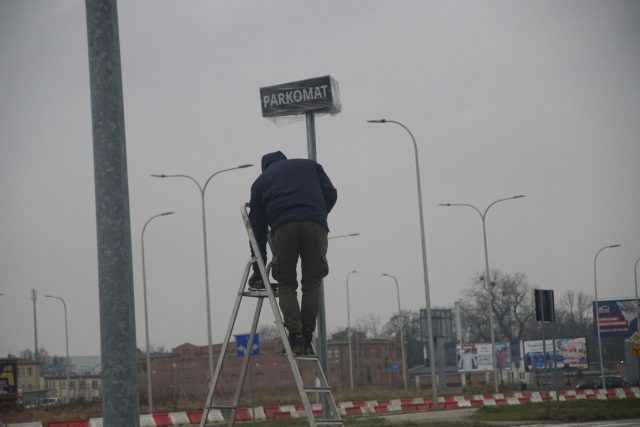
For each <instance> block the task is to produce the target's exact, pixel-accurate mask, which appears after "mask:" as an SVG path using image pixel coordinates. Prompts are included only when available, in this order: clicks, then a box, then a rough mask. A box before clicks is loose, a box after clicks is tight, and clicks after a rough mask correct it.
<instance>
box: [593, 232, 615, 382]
mask: <svg viewBox="0 0 640 427" xmlns="http://www.w3.org/2000/svg"><path fill="white" fill-rule="evenodd" d="M619 246H620V245H617V244H616V245H610V246H605V247H604V248H602V249H600V250H599V251H598V252H596V256H595V257H593V287H594V289H595V294H596V295H595V297H596V318H595V321H596V330H597V331H598V354H599V356H600V377H601V379H602V389H603V390H605V389H606V385H605V379H604V359H603V357H602V341H601V338H600V307H598V274H597V272H596V261H597V260H598V255H600V252H602V251H604V250H605V249H609V248H617V247H619Z"/></svg>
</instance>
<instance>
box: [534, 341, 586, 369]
mask: <svg viewBox="0 0 640 427" xmlns="http://www.w3.org/2000/svg"><path fill="white" fill-rule="evenodd" d="M555 341H556V351H555V354H554V352H553V340H550V339H549V340H545V350H546V352H547V355H546V356H547V360H551V361H554V360H555V362H556V366H557V367H559V368H564V367H569V368H573V369H588V367H589V361H588V359H587V339H586V338H585V337H578V338H557V339H556V340H555ZM544 360H545V358H544V353H543V351H542V340H533V341H525V342H524V363H525V369H526V370H527V371H531V370H538V369H543V368H544Z"/></svg>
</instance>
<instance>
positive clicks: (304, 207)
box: [249, 151, 338, 257]
mask: <svg viewBox="0 0 640 427" xmlns="http://www.w3.org/2000/svg"><path fill="white" fill-rule="evenodd" d="M337 198H338V193H337V191H336V189H335V188H334V187H333V184H331V180H329V177H328V176H327V174H326V173H325V172H324V169H322V166H320V165H319V164H318V163H316V162H314V161H313V160H307V159H290V160H288V159H287V158H286V156H285V155H284V154H282V153H281V152H280V151H276V152H275V153H269V154H265V155H264V156H263V157H262V174H260V176H259V177H258V178H257V179H256V180H255V182H254V183H253V185H252V186H251V202H250V211H249V220H250V221H251V228H252V229H253V232H254V234H255V236H256V240H257V241H258V246H259V247H260V251H261V252H262V255H263V257H265V256H266V246H267V232H268V227H270V228H271V232H274V231H275V230H277V228H278V227H279V226H281V225H282V224H284V223H287V222H291V221H315V222H317V223H320V224H321V225H322V226H324V227H325V228H326V229H327V231H328V230H329V226H328V225H327V214H328V213H329V212H330V211H331V209H332V208H333V205H335V203H336V200H337Z"/></svg>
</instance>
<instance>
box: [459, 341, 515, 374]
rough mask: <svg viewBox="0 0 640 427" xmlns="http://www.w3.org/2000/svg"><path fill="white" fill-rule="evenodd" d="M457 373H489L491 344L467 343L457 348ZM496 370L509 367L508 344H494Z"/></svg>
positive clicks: (491, 364)
mask: <svg viewBox="0 0 640 427" xmlns="http://www.w3.org/2000/svg"><path fill="white" fill-rule="evenodd" d="M457 353H458V371H459V372H475V371H490V370H492V369H493V363H492V361H491V357H492V355H491V343H486V344H485V343H483V344H476V343H469V344H462V345H459V346H457ZM496 356H497V361H496V363H497V365H496V368H497V369H506V368H508V367H509V366H510V356H509V343H506V342H497V343H496Z"/></svg>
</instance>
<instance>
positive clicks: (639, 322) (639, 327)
mask: <svg viewBox="0 0 640 427" xmlns="http://www.w3.org/2000/svg"><path fill="white" fill-rule="evenodd" d="M638 262H640V258H638V259H637V260H636V263H635V265H634V266H633V278H634V281H635V291H636V332H640V310H639V309H638V307H640V303H639V302H638ZM638 369H640V365H638Z"/></svg>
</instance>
